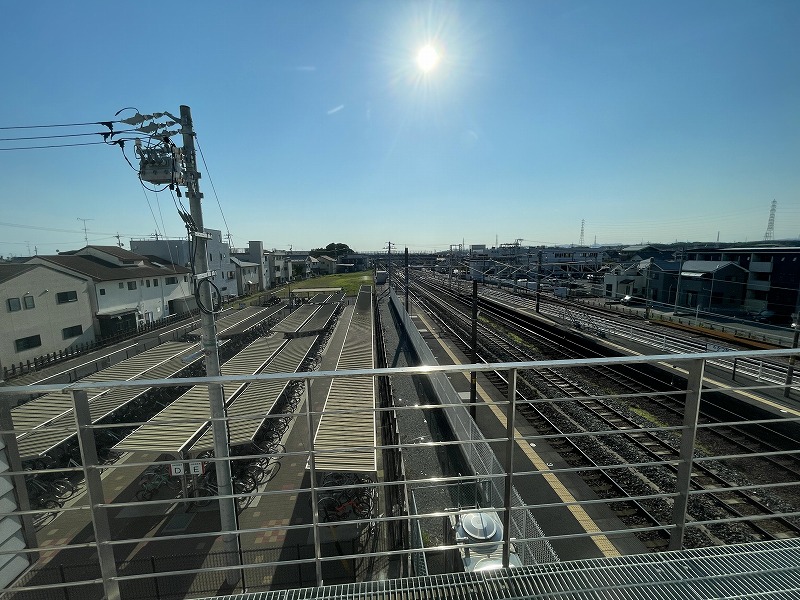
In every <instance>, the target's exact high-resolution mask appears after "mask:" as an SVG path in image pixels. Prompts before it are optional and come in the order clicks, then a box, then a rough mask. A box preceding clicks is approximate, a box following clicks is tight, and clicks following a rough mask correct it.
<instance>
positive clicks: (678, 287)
mask: <svg viewBox="0 0 800 600" xmlns="http://www.w3.org/2000/svg"><path fill="white" fill-rule="evenodd" d="M685 256H686V246H684V247H683V248H682V249H681V262H680V265H679V266H678V283H677V284H676V285H675V307H674V308H673V309H672V314H673V315H676V314H678V298H680V293H681V273H682V272H683V260H684V258H685Z"/></svg>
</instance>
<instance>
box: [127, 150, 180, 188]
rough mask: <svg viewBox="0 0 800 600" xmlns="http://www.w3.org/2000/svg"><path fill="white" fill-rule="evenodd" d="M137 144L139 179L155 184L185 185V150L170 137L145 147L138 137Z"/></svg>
mask: <svg viewBox="0 0 800 600" xmlns="http://www.w3.org/2000/svg"><path fill="white" fill-rule="evenodd" d="M135 145H136V148H135V152H136V156H137V157H138V158H139V179H141V180H142V181H147V182H148V183H153V184H155V185H170V184H174V185H184V183H183V171H184V165H183V152H182V150H181V149H180V148H179V147H178V146H176V145H175V144H173V143H172V142H170V141H169V139H166V140H164V142H162V143H161V144H159V145H157V146H149V147H143V146H142V141H141V140H139V139H137V140H136V142H135Z"/></svg>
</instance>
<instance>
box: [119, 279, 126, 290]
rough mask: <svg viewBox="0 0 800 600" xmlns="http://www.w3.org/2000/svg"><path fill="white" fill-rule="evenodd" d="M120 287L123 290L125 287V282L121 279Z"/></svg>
mask: <svg viewBox="0 0 800 600" xmlns="http://www.w3.org/2000/svg"><path fill="white" fill-rule="evenodd" d="M119 289H121V290H123V289H125V284H124V283H122V282H121V281H120V282H119Z"/></svg>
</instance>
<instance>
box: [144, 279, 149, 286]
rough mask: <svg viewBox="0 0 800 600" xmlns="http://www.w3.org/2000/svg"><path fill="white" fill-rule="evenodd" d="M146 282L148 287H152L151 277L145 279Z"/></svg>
mask: <svg viewBox="0 0 800 600" xmlns="http://www.w3.org/2000/svg"><path fill="white" fill-rule="evenodd" d="M144 282H145V283H146V284H147V287H150V280H149V279H145V280H144Z"/></svg>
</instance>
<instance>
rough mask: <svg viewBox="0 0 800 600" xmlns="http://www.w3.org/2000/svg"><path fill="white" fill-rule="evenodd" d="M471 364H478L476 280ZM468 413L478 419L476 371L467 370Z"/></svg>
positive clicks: (473, 418)
mask: <svg viewBox="0 0 800 600" xmlns="http://www.w3.org/2000/svg"><path fill="white" fill-rule="evenodd" d="M471 344H472V364H473V365H475V364H478V280H477V279H473V280H472V340H471ZM469 415H470V416H471V417H472V420H473V421H475V422H477V419H478V373H477V372H476V371H470V372H469Z"/></svg>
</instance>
